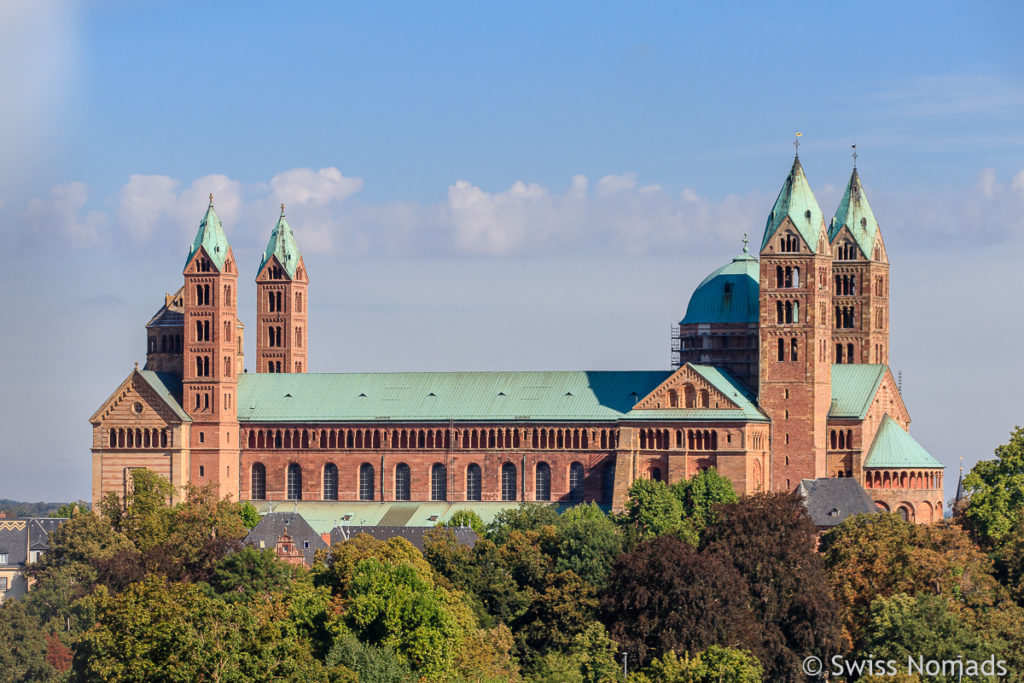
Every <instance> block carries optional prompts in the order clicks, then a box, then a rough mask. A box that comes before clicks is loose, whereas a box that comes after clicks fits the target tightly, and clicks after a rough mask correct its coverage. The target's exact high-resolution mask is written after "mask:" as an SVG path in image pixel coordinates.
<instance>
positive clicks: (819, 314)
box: [758, 156, 832, 491]
mask: <svg viewBox="0 0 1024 683" xmlns="http://www.w3.org/2000/svg"><path fill="white" fill-rule="evenodd" d="M831 261H832V259H831V255H830V253H829V242H828V234H827V232H826V230H825V221H824V219H823V217H822V214H821V209H820V208H819V207H818V202H817V201H816V200H815V198H814V194H813V193H812V192H811V188H810V185H808V183H807V178H806V177H805V176H804V170H803V167H802V166H801V165H800V157H799V156H797V157H796V158H794V160H793V167H792V169H791V170H790V172H789V175H788V176H787V177H786V182H785V184H784V185H783V186H782V190H781V191H780V192H779V196H778V198H777V199H776V200H775V206H774V207H773V208H772V212H771V214H770V215H769V216H768V222H767V225H766V226H765V231H764V238H763V239H762V241H761V251H760V295H759V297H760V302H759V305H760V352H759V353H760V358H759V378H758V380H759V381H758V403H759V404H760V406H761V409H762V410H763V411H764V412H765V413H766V414H767V415H768V417H769V418H771V421H772V434H771V465H770V468H769V471H770V476H771V480H770V485H771V488H772V489H774V490H786V491H791V490H793V489H795V488H796V487H797V486H798V485H799V484H800V480H801V479H815V478H818V477H823V476H826V475H825V472H826V461H825V448H826V428H825V426H826V420H827V418H828V411H829V407H830V405H831V400H832V386H831V362H832V358H831V355H830V353H829V347H830V344H831V328H830V326H829V322H830V318H829V312H830V311H831V309H832V290H831V282H830V281H831V272H832V267H831V265H832V264H831Z"/></svg>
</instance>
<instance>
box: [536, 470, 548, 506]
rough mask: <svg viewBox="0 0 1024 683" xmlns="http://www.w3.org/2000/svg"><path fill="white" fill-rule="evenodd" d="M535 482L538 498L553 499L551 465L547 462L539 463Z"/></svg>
mask: <svg viewBox="0 0 1024 683" xmlns="http://www.w3.org/2000/svg"><path fill="white" fill-rule="evenodd" d="M535 483H536V486H535V493H536V500H551V467H549V466H548V464H547V463H546V462H539V463H537V474H536V480H535Z"/></svg>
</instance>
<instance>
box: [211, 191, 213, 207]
mask: <svg viewBox="0 0 1024 683" xmlns="http://www.w3.org/2000/svg"><path fill="white" fill-rule="evenodd" d="M210 206H213V193H212V192H211V193H210Z"/></svg>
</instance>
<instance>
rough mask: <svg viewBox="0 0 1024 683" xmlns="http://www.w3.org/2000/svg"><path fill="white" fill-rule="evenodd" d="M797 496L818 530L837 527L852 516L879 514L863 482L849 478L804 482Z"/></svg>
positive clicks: (805, 480)
mask: <svg viewBox="0 0 1024 683" xmlns="http://www.w3.org/2000/svg"><path fill="white" fill-rule="evenodd" d="M797 493H798V494H799V495H800V497H802V498H803V499H804V507H806V508H807V514H809V515H810V516H811V521H813V522H814V525H815V526H818V527H832V526H836V525H838V524H839V523H841V522H842V521H843V520H844V519H846V518H847V517H849V516H851V515H862V514H873V513H876V512H878V506H876V505H875V504H874V502H873V501H872V500H871V497H870V496H869V495H868V494H867V492H866V491H865V490H864V489H863V487H861V485H860V483H859V482H858V481H857V480H856V479H853V478H850V477H838V478H835V479H801V480H800V486H798V487H797Z"/></svg>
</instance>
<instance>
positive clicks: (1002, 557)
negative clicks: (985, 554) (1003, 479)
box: [990, 513, 1024, 607]
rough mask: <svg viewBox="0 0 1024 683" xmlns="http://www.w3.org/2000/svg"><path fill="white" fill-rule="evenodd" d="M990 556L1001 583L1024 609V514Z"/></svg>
mask: <svg viewBox="0 0 1024 683" xmlns="http://www.w3.org/2000/svg"><path fill="white" fill-rule="evenodd" d="M990 556H991V558H992V561H993V565H994V569H995V575H996V578H997V579H998V580H999V583H1001V584H1002V585H1003V586H1005V587H1006V589H1007V590H1009V592H1010V594H1011V595H1012V596H1013V599H1014V600H1016V601H1017V604H1019V605H1020V606H1021V607H1024V513H1022V514H1021V515H1019V516H1018V518H1017V519H1016V520H1015V521H1014V523H1013V526H1011V527H1010V530H1009V531H1008V532H1007V533H1006V534H1005V535H1004V536H1003V537H1002V538H1001V539H1000V541H999V545H998V546H996V547H995V548H994V549H993V550H992V552H991V553H990Z"/></svg>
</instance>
